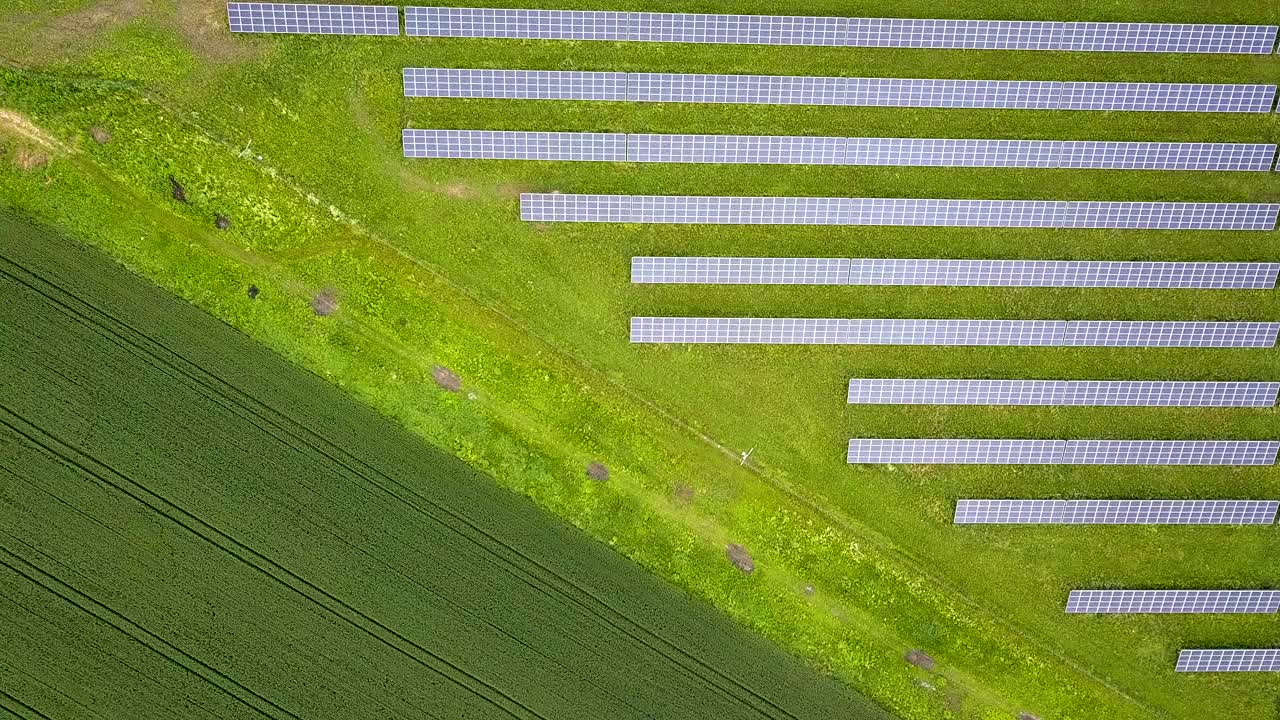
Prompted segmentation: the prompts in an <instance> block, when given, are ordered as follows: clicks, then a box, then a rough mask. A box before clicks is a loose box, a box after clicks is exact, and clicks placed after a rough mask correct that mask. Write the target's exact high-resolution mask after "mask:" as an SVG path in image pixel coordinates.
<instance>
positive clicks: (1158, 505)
mask: <svg viewBox="0 0 1280 720" xmlns="http://www.w3.org/2000/svg"><path fill="white" fill-rule="evenodd" d="M1277 506H1280V502H1277V501H1275V500H1064V501H1063V506H1062V523H1063V524H1066V525H1270V524H1272V523H1273V522H1275V518H1276V509H1277Z"/></svg>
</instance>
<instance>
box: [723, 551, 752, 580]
mask: <svg viewBox="0 0 1280 720" xmlns="http://www.w3.org/2000/svg"><path fill="white" fill-rule="evenodd" d="M724 553H725V555H728V556H729V562H731V563H733V566H734V567H736V568H738V569H739V570H741V571H742V572H744V573H746V574H748V575H750V574H751V573H753V572H755V571H756V562H755V560H752V559H751V554H750V553H748V552H747V549H746V548H744V547H742V546H741V545H739V544H738V543H730V544H729V545H728V546H726V547H725V549H724Z"/></svg>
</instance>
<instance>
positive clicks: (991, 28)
mask: <svg viewBox="0 0 1280 720" xmlns="http://www.w3.org/2000/svg"><path fill="white" fill-rule="evenodd" d="M1061 31H1062V23H1060V22H1019V21H1003V20H907V19H897V18H851V19H850V20H849V26H848V35H847V36H846V39H845V42H844V44H845V45H848V46H852V47H908V48H948V49H964V50H1053V49H1055V48H1056V46H1057V36H1058V35H1059V34H1060V33H1061Z"/></svg>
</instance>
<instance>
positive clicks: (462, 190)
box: [440, 182, 480, 200]
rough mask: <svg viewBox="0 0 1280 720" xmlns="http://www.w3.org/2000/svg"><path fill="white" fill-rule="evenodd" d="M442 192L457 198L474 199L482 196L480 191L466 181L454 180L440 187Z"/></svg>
mask: <svg viewBox="0 0 1280 720" xmlns="http://www.w3.org/2000/svg"><path fill="white" fill-rule="evenodd" d="M440 192H442V193H444V194H445V195H448V196H449V197H451V198H454V199H455V200H474V199H476V198H478V197H480V193H478V192H476V189H475V188H474V187H472V186H471V185H469V184H467V183H464V182H452V183H449V184H448V185H443V186H441V187H440Z"/></svg>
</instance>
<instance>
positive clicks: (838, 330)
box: [631, 317, 848, 345]
mask: <svg viewBox="0 0 1280 720" xmlns="http://www.w3.org/2000/svg"><path fill="white" fill-rule="evenodd" d="M847 322H848V321H846V320H826V319H803V318H670V317H633V318H631V342H633V343H766V344H780V345H794V344H805V345H839V344H843V343H844V342H845V337H846V325H847Z"/></svg>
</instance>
